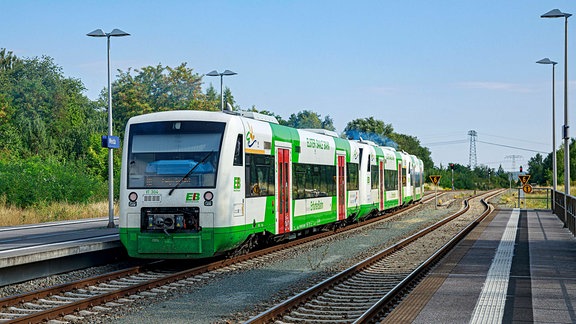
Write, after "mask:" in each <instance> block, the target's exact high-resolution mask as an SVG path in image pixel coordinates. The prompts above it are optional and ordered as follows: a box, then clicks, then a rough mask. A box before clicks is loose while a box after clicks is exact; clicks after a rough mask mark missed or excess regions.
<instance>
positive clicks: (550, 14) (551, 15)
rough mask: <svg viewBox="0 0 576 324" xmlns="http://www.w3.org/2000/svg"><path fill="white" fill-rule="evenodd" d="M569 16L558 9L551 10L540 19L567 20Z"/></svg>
mask: <svg viewBox="0 0 576 324" xmlns="http://www.w3.org/2000/svg"><path fill="white" fill-rule="evenodd" d="M570 16H572V14H569V13H567V12H562V11H560V10H558V9H552V10H550V11H548V12H547V13H545V14H543V15H542V16H540V18H561V17H565V18H568V17H570Z"/></svg>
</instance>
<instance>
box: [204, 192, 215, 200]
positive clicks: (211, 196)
mask: <svg viewBox="0 0 576 324" xmlns="http://www.w3.org/2000/svg"><path fill="white" fill-rule="evenodd" d="M212 199H214V194H213V193H212V191H206V192H205V193H204V200H206V201H212Z"/></svg>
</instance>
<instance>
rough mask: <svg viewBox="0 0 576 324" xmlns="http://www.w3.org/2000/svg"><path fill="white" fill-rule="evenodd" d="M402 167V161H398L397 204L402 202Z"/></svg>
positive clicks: (400, 204) (399, 204)
mask: <svg viewBox="0 0 576 324" xmlns="http://www.w3.org/2000/svg"><path fill="white" fill-rule="evenodd" d="M402 171H403V169H402V162H398V206H402V204H403V203H404V196H403V195H402V191H403V189H404V186H402V179H403V176H404V175H403V174H402V173H403V172H402Z"/></svg>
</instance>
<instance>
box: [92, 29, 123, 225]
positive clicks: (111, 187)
mask: <svg viewBox="0 0 576 324" xmlns="http://www.w3.org/2000/svg"><path fill="white" fill-rule="evenodd" d="M86 35H87V36H90V37H106V39H107V50H108V139H109V138H111V137H112V87H111V83H110V37H122V36H130V34H128V33H127V32H125V31H122V30H120V29H113V30H112V32H110V33H105V32H103V31H102V29H96V30H94V31H92V32H90V33H88V34H86ZM112 152H113V148H110V147H109V148H108V228H113V227H115V225H114V169H113V168H114V160H113V153H112Z"/></svg>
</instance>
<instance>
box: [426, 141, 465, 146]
mask: <svg viewBox="0 0 576 324" xmlns="http://www.w3.org/2000/svg"><path fill="white" fill-rule="evenodd" d="M466 142H468V140H455V141H446V142H433V143H426V144H422V145H424V146H434V145H451V144H463V143H466Z"/></svg>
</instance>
